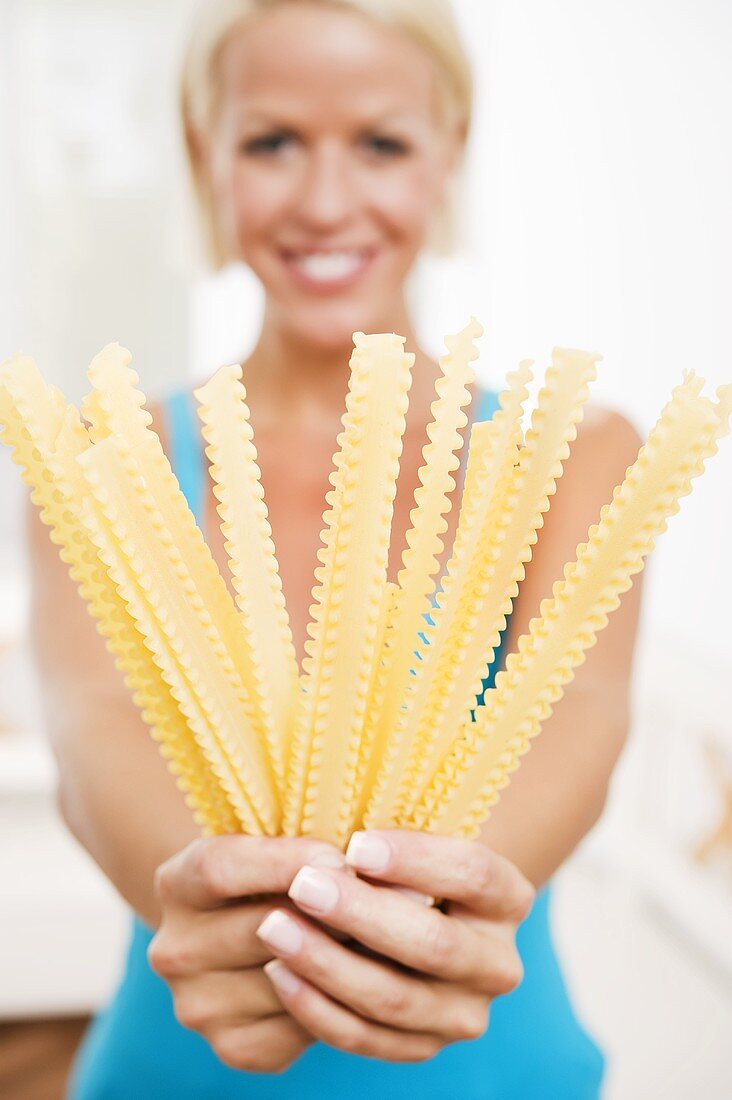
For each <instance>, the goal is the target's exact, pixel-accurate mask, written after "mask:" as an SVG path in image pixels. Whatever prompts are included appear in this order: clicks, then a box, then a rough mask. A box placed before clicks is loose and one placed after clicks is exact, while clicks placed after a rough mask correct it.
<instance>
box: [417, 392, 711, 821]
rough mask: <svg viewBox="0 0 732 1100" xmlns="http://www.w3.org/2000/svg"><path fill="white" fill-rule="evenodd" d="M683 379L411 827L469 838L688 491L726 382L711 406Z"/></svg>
mask: <svg viewBox="0 0 732 1100" xmlns="http://www.w3.org/2000/svg"><path fill="white" fill-rule="evenodd" d="M700 389H701V382H700V381H699V380H698V379H696V378H694V377H690V378H689V379H687V381H686V382H684V383H683V385H681V386H679V387H677V389H676V390H675V391H674V395H673V398H672V400H671V401H670V402H669V404H668V405H667V406H666V408H665V410H664V412H663V413H662V415H661V417H660V419H659V421H658V423H657V425H656V427H655V428H654V430H653V432H652V433H651V436H650V437H649V440H648V442H647V443H646V445H645V446H644V447H643V448H642V449H641V451H640V453H639V455H638V458H637V460H636V462H635V463H634V465H633V466H631V467H630V469H629V470H628V473H627V475H626V478H625V480H624V482H623V484H622V485H621V486H619V487H618V488H617V489H616V490H615V493H614V495H613V500H612V502H611V503H610V504H607V505H605V507H604V508H603V510H602V512H601V514H600V520H599V523H598V524H596V525H595V526H594V527H592V528H591V529H590V531H589V537H588V541H587V542H586V543H583V544H582V545H581V546H580V547H579V548H578V553H577V559H576V561H575V562H573V563H572V564H569V565H567V566H566V568H565V570H564V579H563V580H562V581H559V582H557V584H556V585H555V586H554V593H553V596H552V598H551V599H547V600H544V601H543V603H542V605H541V609H540V616H539V617H538V618H535V619H533V620H532V622H531V624H530V627H529V632H528V633H527V634H526V635H524V636H523V637H522V638H521V639H520V640H519V643H518V649H517V652H516V653H514V654H511V656H509V658H508V660H507V664H506V670H505V671H504V672H501V673H499V675H498V677H497V681H496V687H495V688H494V689H493V691H491V692H489V693H487V695H486V700H485V706H484V707H482V708H479V709H478V710H477V713H476V721H475V722H474V723H466V724H465V726H464V727H463V729H462V730H461V731H460V732H459V734H458V735H457V736H456V737H455V738H454V741H453V746H452V749H451V751H450V752H449V753H448V754H447V755H446V756H445V758H444V760H443V762H442V764H441V766H440V769H439V771H438V772H437V774H436V775H435V776H434V777H433V780H432V782H431V784H430V786H429V788H428V790H427V791H426V792H425V793H424V795H423V796H422V798H421V800H420V802H419V804H418V805H417V807H416V809H415V810H414V812H413V814H412V816H411V819H410V825H411V826H412V827H414V828H422V829H427V830H429V831H436V832H444V833H459V834H460V835H464V836H470V837H472V836H475V835H477V833H478V831H479V829H480V825H481V823H482V822H483V821H484V820H485V818H486V817H487V816H488V813H489V810H490V807H491V806H492V805H493V804H494V803H495V802H496V801H497V800H498V791H499V789H500V788H501V787H503V786H505V785H506V783H507V782H508V775H509V774H510V773H511V772H512V771H514V770H515V769H516V767H518V764H519V757H520V756H521V755H522V754H524V753H526V752H527V751H528V750H529V748H530V739H531V738H532V737H535V736H536V734H537V733H538V732H539V730H540V728H541V724H542V722H543V721H545V720H546V718H548V716H549V715H550V714H551V711H552V707H553V705H554V704H555V703H556V702H557V701H558V700H559V699H560V698H561V696H562V694H563V690H564V685H565V684H567V683H568V682H569V681H570V680H571V679H572V678H573V676H574V669H575V668H576V667H577V666H578V665H579V664H581V662H582V660H583V659H584V653H585V651H586V650H587V648H588V647H590V646H592V645H594V643H595V641H596V639H597V634H598V633H599V632H600V630H602V629H603V627H604V626H606V624H607V621H608V615H609V614H610V613H611V612H612V611H614V610H615V608H616V607H617V606H618V604H619V602H620V596H621V595H622V593H623V592H625V591H626V590H627V589H628V588H630V586H631V584H632V578H633V576H634V575H635V574H637V573H638V572H640V570H641V569H642V568H643V563H644V560H645V558H646V556H647V555H648V554H649V553H650V552H651V550H652V549H653V546H654V542H655V540H656V538H657V537H658V535H659V534H661V533H662V532H663V531H664V530H665V527H666V523H667V520H668V518H669V516H672V515H674V514H675V513H676V512H677V511H678V508H679V503H678V502H679V500H680V498H681V497H683V496H685V495H687V494H688V493H689V492H690V491H691V482H692V480H693V478H695V477H698V476H699V474H701V473H702V471H703V468H704V463H705V461H706V460H707V459H708V458H709V457H710V455H712V454H714V453H715V451H716V448H717V441H718V440H719V438H720V437H721V436H722V435H723V434H725V433H726V432H727V431H728V428H729V418H730V411H732V386H730V387H725V388H723V389H722V390H720V391H719V399H718V401H717V403H713V402H711V401H709V400H708V399H706V398H704V397H701V396H700Z"/></svg>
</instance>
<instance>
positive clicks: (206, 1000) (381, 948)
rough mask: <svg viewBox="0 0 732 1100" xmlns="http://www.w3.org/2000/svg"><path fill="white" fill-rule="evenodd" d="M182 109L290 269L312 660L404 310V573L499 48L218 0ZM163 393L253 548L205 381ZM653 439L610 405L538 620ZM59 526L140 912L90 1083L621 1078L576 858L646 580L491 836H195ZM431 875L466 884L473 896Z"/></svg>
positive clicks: (104, 822)
mask: <svg viewBox="0 0 732 1100" xmlns="http://www.w3.org/2000/svg"><path fill="white" fill-rule="evenodd" d="M182 107H183V122H184V126H185V133H186V140H187V148H188V153H189V156H190V160H191V166H192V169H193V177H194V180H195V183H196V188H197V193H198V196H199V198H200V201H201V205H202V210H203V213H204V216H205V220H206V224H207V227H208V231H209V238H210V242H211V246H212V251H213V255H214V258H215V259H216V261H217V262H224V261H226V260H229V259H234V258H238V259H242V260H244V261H245V262H246V263H247V264H248V265H249V266H250V267H251V268H252V270H253V271H254V272H255V273H256V275H257V276H258V277H259V279H260V280H261V282H262V284H263V286H264V289H265V292H266V308H265V314H264V321H263V325H262V330H261V334H260V337H259V341H258V343H257V345H256V348H255V350H254V352H253V353H252V355H251V357H250V359H249V360H248V362H247V363H246V364H245V366H244V380H245V383H246V386H247V390H248V399H249V404H250V407H251V412H252V421H253V425H254V430H255V436H256V442H257V448H258V453H259V461H260V466H261V469H262V479H263V483H264V488H265V494H266V499H267V503H268V508H269V515H270V521H271V524H272V528H273V532H274V538H275V542H276V546H277V551H278V559H279V564H280V571H281V575H282V579H283V587H284V592H285V596H286V599H287V604H288V609H289V615H290V622H291V625H292V628H293V634H294V638H295V643H296V648H297V650H298V654H299V655H300V656H301V655H302V650H303V640H304V637H305V628H306V622H307V619H308V609H309V604H310V592H311V587H312V581H313V570H314V567H315V564H316V551H317V548H318V546H319V542H320V530H321V526H322V512H323V506H324V494H325V491H326V489H327V488H328V474H329V472H330V470H331V466H332V455H333V451H334V449H335V439H336V435H337V432H338V430H339V427H340V417H341V414H342V411H343V407H344V397H345V390H346V385H347V363H348V358H349V354H350V349H351V346H352V333H353V332H354V331H355V330H358V329H361V330H364V331H367V332H368V331H372V332H376V331H395V332H398V333H400V334H402V335H404V336H406V337H407V347H408V348H409V349H412V350H414V351H416V362H415V368H414V382H413V385H412V389H411V396H410V407H409V412H408V419H407V429H406V434H405V439H404V451H403V456H402V463H401V472H400V476H399V486H398V494H397V500H396V504H395V514H394V526H393V540H392V553H391V560H390V564H389V572H390V576H391V577H392V579H393V578H394V577H395V574H396V570H397V568H398V564H399V561H400V558H401V551H402V549H403V547H404V545H405V535H406V530H407V526H408V522H409V510H410V508H411V504H412V495H413V492H414V488H415V486H416V484H417V470H418V468H419V465H420V464H421V451H422V447H423V446H424V444H425V443H426V442H427V435H426V428H427V424H428V421H429V407H430V403H431V401H432V399H433V387H434V382H435V379H436V377H437V367H436V364H435V363H434V362H432V361H431V360H430V359H429V357H428V356H427V355H425V353H424V352H423V351H421V350H420V349H419V345H418V343H417V340H416V337H415V334H414V331H413V329H412V325H411V322H410V318H409V314H408V311H407V307H406V304H405V280H406V278H407V275H408V273H409V271H410V269H411V268H412V266H413V264H414V261H415V259H416V257H417V256H418V254H419V252H420V251H421V249H422V248H423V247H424V246H425V245H426V243H427V242H428V240H430V239H433V238H434V235H435V233H436V227H437V226H438V225H439V224H440V222H444V211H445V204H446V201H447V197H448V194H449V191H450V187H451V184H452V181H453V179H454V176H455V172H456V170H457V168H458V166H459V164H460V160H461V156H462V153H463V148H464V144H465V140H466V137H467V133H468V127H469V121H470V109H471V102H470V79H469V75H468V66H467V63H466V60H465V57H464V54H463V52H462V49H461V47H460V43H459V40H458V37H457V33H456V30H455V27H454V24H453V20H452V16H451V13H450V11H449V9H448V8H447V6H446V5H445V4H443V3H441V2H440V0H421V2H420V3H419V4H412V3H410V2H406V0H389V2H387V0H382V2H380V3H378V4H376V3H373V2H372V0H348V2H340V3H334V2H327V0H297V2H293V0H269V2H268V0H259V2H257V0H228V2H219V0H216V2H213V3H208V4H207V5H205V7H204V8H203V9H202V14H201V20H200V23H199V25H198V26H197V27H196V29H195V31H194V33H193V34H192V37H191V45H190V48H189V52H188V56H187V60H186V64H185V69H184V74H183V97H182ZM494 408H495V395H492V394H489V393H480V392H475V393H474V394H473V398H472V408H471V410H470V415H471V419H473V420H475V419H477V418H479V417H487V416H490V415H491V413H492V411H493V409H494ZM153 413H154V419H155V424H156V428H157V430H158V431H159V432H160V435H161V437H162V438H163V441H164V443H165V444H166V446H167V448H168V450H169V453H170V454H171V458H172V461H173V463H174V465H175V467H176V470H177V472H178V475H179V478H180V480H181V484H182V486H183V488H184V490H185V492H186V493H187V495H188V499H189V501H190V503H191V507H192V508H193V509H194V511H195V512H196V514H197V516H198V518H199V522H200V524H201V526H202V527H203V529H204V531H205V532H206V535H207V538H208V540H209V542H210V544H211V546H212V550H213V552H214V555H215V557H216V559H217V561H218V562H219V565H220V567H221V568H222V571H223V570H225V569H226V554H225V550H224V547H223V545H222V536H221V532H220V529H219V525H218V522H217V515H216V511H215V503H216V502H215V499H214V497H213V493H212V490H211V485H210V483H209V482H208V481H207V479H206V477H205V470H204V463H203V457H202V454H201V443H200V436H199V435H198V431H197V428H196V427H195V413H194V409H193V401H192V397H191V394H190V393H189V392H184V391H181V392H180V393H177V394H174V395H172V397H171V398H170V400H168V401H167V402H164V403H163V404H162V405H161V406H160V407H157V408H155V409H154V410H153ZM637 448H638V439H637V437H636V435H635V433H634V431H633V430H632V429H631V428H630V427H629V425H628V424H627V423H626V422H625V421H624V420H623V419H622V418H620V417H617V416H612V415H609V414H606V413H603V412H599V411H593V412H591V413H590V414H588V416H587V418H586V421H585V425H584V427H583V428H582V429H581V431H580V434H579V437H578V439H577V441H576V444H575V446H574V448H573V455H572V458H571V460H570V461H569V462H568V463H567V466H566V472H565V475H564V477H563V479H562V481H561V482H560V488H559V491H558V493H557V495H556V498H555V500H554V503H553V505H552V509H551V513H550V515H549V517H548V519H547V522H546V524H545V526H544V529H543V531H542V535H541V540H540V543H539V546H538V548H537V551H536V554H535V556H534V560H533V561H532V563H531V565H530V567H529V569H528V571H527V576H526V580H525V582H524V584H523V585H522V589H521V594H520V598H519V599H518V601H517V603H516V607H515V609H514V612H513V616H512V618H511V622H510V626H509V631H508V645H509V646H510V645H511V643H512V642H514V641H515V639H516V638H517V637H518V635H519V634H520V633H521V632H523V630H524V629H525V628H526V625H527V622H528V620H529V618H530V616H531V615H532V614H533V613H534V612H535V610H536V608H537V606H538V602H539V599H540V598H541V597H542V596H543V595H545V594H546V593H547V591H548V590H549V588H550V585H551V583H552V582H553V580H554V579H555V578H556V577H557V576H558V575H559V573H560V571H561V567H562V566H563V564H564V562H565V561H566V560H568V559H570V558H571V557H573V555H574V550H575V547H576V544H577V542H578V541H580V540H581V539H582V537H583V536H584V534H585V532H586V530H587V527H588V526H589V524H590V523H591V522H592V521H594V519H595V518H596V515H597V512H598V511H599V508H600V505H601V504H602V503H603V502H604V501H605V500H606V499H607V498H608V497H609V496H610V494H611V491H612V488H613V487H614V485H615V484H616V483H617V482H618V481H620V480H621V479H622V476H623V474H624V472H625V468H626V467H627V465H628V464H629V463H630V462H631V461H632V459H633V458H634V456H635V453H636V451H637ZM454 523H455V516H454V515H453V516H452V519H451V526H450V529H449V531H448V533H447V535H446V538H445V559H444V560H446V556H447V553H448V550H449V545H450V542H451V539H452V536H453V534H454ZM31 545H32V549H33V557H34V562H35V582H34V584H35V588H34V609H35V611H34V633H35V638H36V645H37V652H38V657H39V661H40V663H41V665H42V669H43V673H44V676H45V680H46V683H47V685H48V689H49V690H48V698H49V699H51V700H53V706H52V707H49V712H50V713H49V726H50V729H51V735H52V739H53V745H54V749H55V752H56V755H57V758H58V763H59V773H60V802H61V808H62V812H63V815H64V818H65V820H66V822H67V823H68V826H69V828H70V829H71V830H72V832H73V833H74V834H75V836H76V837H77V838H78V839H79V840H80V841H81V843H82V844H83V845H84V846H85V847H86V848H87V850H88V851H89V852H90V853H91V855H92V856H93V858H94V859H95V860H96V861H97V863H98V864H99V865H100V867H101V868H102V869H103V870H104V872H105V873H106V874H107V875H108V877H109V878H110V879H111V881H112V882H113V883H114V884H115V886H116V887H117V889H118V890H119V891H120V893H121V894H122V895H123V897H124V898H125V899H126V900H127V901H128V902H129V904H130V905H131V907H132V908H133V909H134V910H135V912H136V914H137V919H136V921H135V926H134V934H133V938H132V943H131V947H130V953H129V958H128V963H127V970H126V974H125V977H124V979H123V982H122V984H121V986H120V989H119V991H118V993H117V995H116V997H115V999H114V1001H113V1003H112V1004H111V1005H110V1006H109V1008H108V1009H107V1010H106V1012H105V1013H103V1014H102V1015H101V1016H100V1017H99V1018H98V1019H97V1021H96V1022H95V1024H94V1026H93V1027H92V1029H91V1031H90V1033H89V1035H88V1037H87V1040H86V1042H85V1044H84V1047H83V1049H82V1052H81V1055H80V1057H79V1060H78V1062H77V1066H76V1071H75V1074H74V1079H73V1083H72V1086H71V1096H72V1098H73V1100H101V1098H104V1100H110V1098H117V1097H119V1098H127V1097H135V1098H137V1097H145V1098H146V1097H150V1098H153V1097H155V1098H158V1097H163V1096H168V1095H171V1096H173V1095H175V1096H176V1097H180V1098H185V1097H191V1098H193V1097H196V1098H202V1097H209V1096H210V1097H213V1096H215V1097H218V1098H224V1097H229V1096H231V1097H238V1096H242V1097H269V1096H293V1097H298V1098H302V1097H310V1096H312V1097H315V1096H329V1097H330V1096H337V1095H341V1094H344V1093H346V1091H348V1092H349V1094H353V1095H357V1096H366V1095H371V1092H372V1090H374V1092H376V1090H378V1091H379V1094H380V1095H381V1096H385V1097H392V1096H397V1095H401V1092H402V1090H403V1089H404V1088H405V1087H407V1088H409V1087H414V1088H415V1089H419V1090H420V1093H421V1095H422V1096H423V1097H437V1096H444V1095H445V1093H446V1090H448V1089H454V1090H457V1091H458V1093H459V1094H460V1095H461V1097H462V1098H464V1100H468V1098H486V1097H500V1098H501V1100H507V1098H509V1097H522V1098H526V1097H531V1098H533V1097H539V1096H541V1097H562V1100H572V1098H575V1097H576V1098H589V1097H596V1096H597V1095H598V1092H599V1088H600V1082H601V1078H602V1071H603V1058H602V1055H601V1053H600V1051H599V1050H598V1049H597V1047H596V1046H595V1044H594V1043H593V1042H592V1040H591V1039H590V1037H589V1036H588V1035H587V1034H586V1033H585V1032H584V1031H583V1030H582V1028H581V1027H580V1026H579V1024H578V1023H577V1021H576V1019H575V1017H574V1014H573V1012H572V1008H571V1005H570V1002H569V999H568V997H567V993H566V990H565V988H564V984H563V980H562V976H561V972H560V969H559V966H558V963H557V960H556V957H555V955H554V951H553V947H552V943H551V937H550V934H549V925H548V902H549V887H548V883H549V880H550V878H551V876H552V874H553V873H554V872H555V870H556V869H557V867H559V866H560V864H561V863H562V862H563V861H564V860H565V859H566V858H567V856H568V855H569V854H570V853H571V852H572V850H573V849H574V847H575V846H576V844H577V843H578V841H579V840H580V839H581V838H582V836H583V835H584V834H585V833H586V832H587V831H588V829H590V828H591V826H592V825H593V824H594V823H595V822H596V821H597V819H598V817H599V815H600V813H601V811H602V808H603V804H604V801H605V797H606V792H607V788H608V782H609V779H610V775H611V772H612V769H613V766H614V763H615V761H616V759H617V757H618V755H619V753H620V751H621V748H622V746H623V742H624V739H625V736H626V731H627V696H628V678H629V672H630V663H631V655H632V649H633V639H634V633H635V626H636V618H637V610H638V591H637V589H635V590H634V591H633V592H631V593H629V594H628V595H627V596H626V597H625V599H624V602H623V606H622V608H621V609H620V610H618V612H617V613H616V614H615V616H614V618H613V621H612V624H611V625H610V627H609V628H608V629H607V630H606V631H605V632H604V634H603V635H602V638H601V641H600V643H599V644H598V646H597V647H596V648H595V649H594V650H593V651H592V652H591V653H590V655H589V657H588V660H587V662H586V665H585V667H584V669H583V670H582V672H581V673H580V675H579V676H578V677H577V680H576V682H575V683H574V684H573V685H572V687H571V688H570V689H569V690H568V691H567V694H566V697H565V699H564V700H563V702H562V703H561V705H560V706H558V707H557V710H556V713H555V715H554V716H553V718H552V719H551V721H550V722H549V723H547V728H546V729H545V732H544V733H543V735H542V737H541V738H539V740H538V742H537V743H536V744H535V745H534V747H533V750H532V752H531V753H530V754H529V755H528V756H527V757H526V758H525V759H524V761H523V763H522V766H521V768H520V770H519V771H518V772H517V773H516V775H515V776H514V777H513V779H512V783H511V785H510V787H509V788H508V789H507V790H506V791H505V792H504V793H503V796H502V799H501V801H500V803H499V805H498V806H497V807H496V808H495V809H494V811H493V814H492V816H491V818H490V820H489V821H488V822H487V823H486V825H485V827H484V829H483V832H482V836H481V839H480V841H475V842H467V841H461V840H456V839H452V838H446V837H436V836H429V835H426V834H421V833H410V832H407V831H403V830H390V831H382V832H379V831H376V832H374V833H372V834H369V833H360V834H356V837H355V839H354V840H353V841H352V842H351V845H350V846H349V849H348V852H347V853H346V857H345V860H344V857H343V856H342V854H341V853H340V852H338V851H336V849H335V848H333V847H332V846H330V845H327V844H323V843H320V842H317V841H313V840H310V839H306V838H294V839H293V838H290V839H287V838H269V839H263V838H250V837H243V836H240V837H221V838H215V839H212V840H207V841H203V840H200V839H196V832H197V830H196V828H195V826H194V825H193V823H192V821H191V819H190V814H189V811H188V810H187V809H186V807H185V805H184V803H183V800H182V798H181V797H180V794H179V792H178V791H177V790H176V788H175V786H174V784H173V783H172V781H171V778H170V776H169V774H168V772H167V770H166V768H165V765H164V763H163V762H162V760H161V758H160V757H159V755H158V751H157V748H156V747H155V746H154V744H153V743H152V742H151V740H150V738H149V736H148V735H147V733H146V732H145V731H144V729H143V728H142V725H141V720H140V717H139V715H138V714H137V712H136V711H135V709H134V707H133V706H132V704H131V702H130V700H129V698H128V695H127V692H126V690H125V689H124V686H123V685H122V683H121V678H120V676H119V675H118V673H117V672H116V671H115V669H114V668H113V667H112V663H111V659H110V658H109V656H108V654H107V653H106V651H105V650H104V648H103V646H102V644H101V642H100V639H99V636H98V635H97V634H96V632H95V629H94V626H93V624H92V622H91V620H90V619H89V618H88V617H87V616H86V613H85V611H84V610H83V607H82V605H81V601H80V600H79V598H78V596H77V594H76V593H75V591H74V589H73V586H72V585H71V583H70V582H69V580H68V579H67V577H66V575H65V568H64V567H63V566H62V565H61V564H60V563H59V562H58V561H57V559H56V556H55V550H54V549H53V548H52V547H51V545H50V543H49V540H48V537H47V535H46V533H45V531H43V530H41V529H40V528H39V527H38V525H37V523H36V521H35V520H34V521H33V524H32V528H31ZM444 560H443V564H444ZM72 637H73V644H69V639H70V638H72ZM493 671H495V670H493ZM101 715H103V723H104V729H103V730H101V731H100V730H99V728H98V727H99V724H100V716H101ZM359 871H360V872H361V875H360V876H359V874H358V872H359ZM262 895H266V899H265V900H264V901H263V900H262ZM420 895H432V896H439V897H443V898H445V899H447V904H446V905H445V906H443V908H444V912H443V911H442V910H438V909H435V908H433V907H430V906H428V905H425V904H423V902H424V898H423V897H420ZM148 958H149V962H148ZM522 979H523V980H522Z"/></svg>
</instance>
